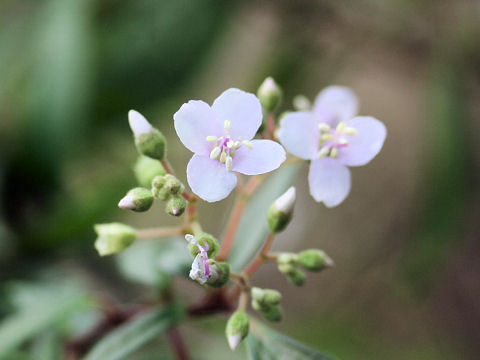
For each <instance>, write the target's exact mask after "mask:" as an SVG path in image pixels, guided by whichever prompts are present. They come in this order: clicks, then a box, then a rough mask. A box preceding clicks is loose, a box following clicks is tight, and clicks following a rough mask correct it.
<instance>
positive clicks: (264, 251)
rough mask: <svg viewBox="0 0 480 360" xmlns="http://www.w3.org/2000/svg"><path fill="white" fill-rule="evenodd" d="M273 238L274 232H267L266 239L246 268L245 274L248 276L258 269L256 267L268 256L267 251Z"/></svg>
mask: <svg viewBox="0 0 480 360" xmlns="http://www.w3.org/2000/svg"><path fill="white" fill-rule="evenodd" d="M274 239H275V234H274V233H270V234H268V236H267V240H265V244H263V247H262V250H260V254H259V255H258V256H257V258H256V259H255V260H253V262H252V263H251V264H250V265H249V266H248V267H247V269H246V270H245V274H247V275H248V276H250V275H252V274H253V273H254V272H255V271H256V270H257V269H258V267H259V266H260V265H261V264H262V263H263V262H264V261H265V259H268V258H269V256H268V251H269V250H270V248H271V247H272V244H273V240H274Z"/></svg>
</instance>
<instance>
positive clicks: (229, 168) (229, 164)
mask: <svg viewBox="0 0 480 360" xmlns="http://www.w3.org/2000/svg"><path fill="white" fill-rule="evenodd" d="M232 166H233V159H232V157H231V156H227V160H225V167H226V168H227V171H232Z"/></svg>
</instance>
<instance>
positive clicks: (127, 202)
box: [118, 187, 153, 212]
mask: <svg viewBox="0 0 480 360" xmlns="http://www.w3.org/2000/svg"><path fill="white" fill-rule="evenodd" d="M152 204H153V195H152V192H151V191H150V190H148V189H145V188H142V187H137V188H133V189H132V190H130V191H129V192H128V193H127V195H125V196H124V197H123V198H122V199H121V200H120V202H119V203H118V207H119V208H120V209H124V210H133V211H137V212H143V211H147V210H148V209H150V207H151V206H152Z"/></svg>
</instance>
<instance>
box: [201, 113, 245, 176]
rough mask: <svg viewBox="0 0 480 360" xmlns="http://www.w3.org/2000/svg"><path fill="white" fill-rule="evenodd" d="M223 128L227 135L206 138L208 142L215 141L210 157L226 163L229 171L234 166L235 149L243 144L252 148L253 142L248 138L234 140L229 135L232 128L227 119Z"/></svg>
mask: <svg viewBox="0 0 480 360" xmlns="http://www.w3.org/2000/svg"><path fill="white" fill-rule="evenodd" d="M223 130H224V132H225V135H223V136H220V137H217V136H213V135H212V136H207V138H206V140H207V141H208V142H214V143H215V146H214V147H213V148H212V151H211V152H210V159H214V160H218V161H220V162H221V163H223V164H225V167H226V168H227V171H231V170H232V167H233V158H234V156H235V151H236V150H238V148H240V147H241V146H242V145H245V146H246V147H248V148H249V149H251V148H252V143H251V142H250V141H248V140H241V139H240V138H238V139H237V140H233V139H232V138H231V136H230V135H229V130H230V121H229V120H225V122H224V123H223Z"/></svg>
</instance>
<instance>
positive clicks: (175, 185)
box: [152, 174, 185, 201]
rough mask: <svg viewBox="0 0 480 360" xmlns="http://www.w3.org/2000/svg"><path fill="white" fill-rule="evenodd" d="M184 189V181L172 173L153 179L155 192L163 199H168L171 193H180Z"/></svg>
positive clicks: (157, 196)
mask: <svg viewBox="0 0 480 360" xmlns="http://www.w3.org/2000/svg"><path fill="white" fill-rule="evenodd" d="M184 190H185V186H184V185H183V184H182V182H181V181H180V180H178V179H177V178H176V177H175V176H173V175H171V174H166V175H164V176H162V177H160V176H157V177H155V178H154V179H153V180H152V191H153V194H154V196H155V197H156V198H158V199H159V200H162V201H165V200H168V199H169V198H170V196H171V195H180V194H181V193H183V191H184Z"/></svg>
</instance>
